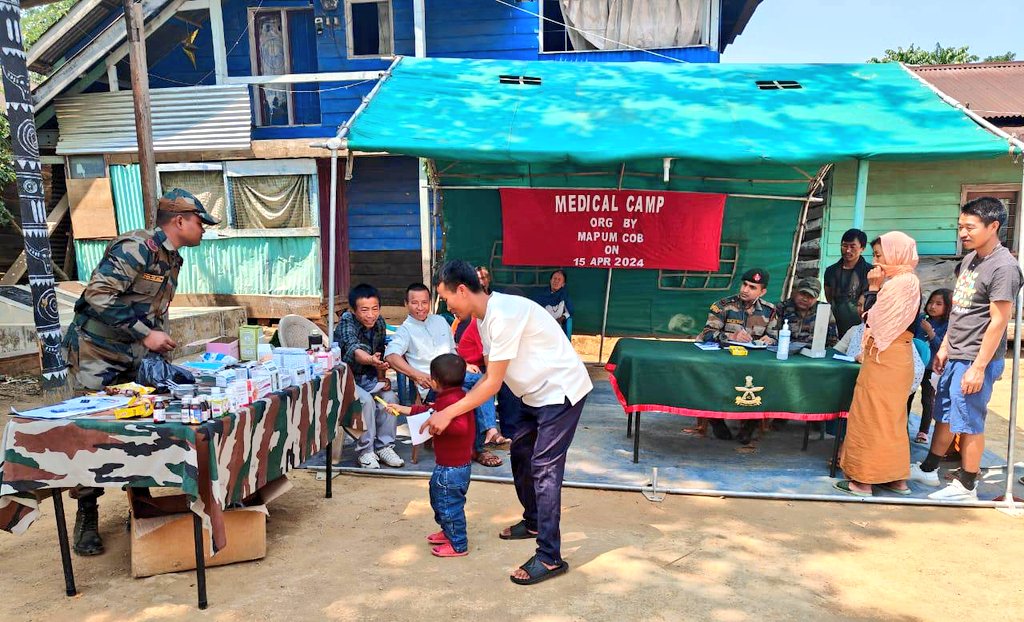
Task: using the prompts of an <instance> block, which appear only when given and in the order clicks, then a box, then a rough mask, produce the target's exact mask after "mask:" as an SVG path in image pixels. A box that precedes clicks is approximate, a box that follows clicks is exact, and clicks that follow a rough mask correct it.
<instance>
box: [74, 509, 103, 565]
mask: <svg viewBox="0 0 1024 622" xmlns="http://www.w3.org/2000/svg"><path fill="white" fill-rule="evenodd" d="M99 522H100V514H99V504H97V503H96V499H95V498H92V499H79V500H78V514H76V515H75V534H74V542H75V553H78V554H79V555H85V556H88V555H99V554H100V553H102V552H103V539H102V538H100V531H99Z"/></svg>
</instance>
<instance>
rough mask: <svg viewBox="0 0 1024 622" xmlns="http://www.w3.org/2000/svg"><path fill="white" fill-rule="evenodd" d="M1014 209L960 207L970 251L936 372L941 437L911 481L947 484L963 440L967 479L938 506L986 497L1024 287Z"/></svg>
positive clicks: (987, 201) (942, 494)
mask: <svg viewBox="0 0 1024 622" xmlns="http://www.w3.org/2000/svg"><path fill="white" fill-rule="evenodd" d="M1006 217H1007V213H1006V206H1004V205H1003V203H1002V202H1001V201H999V199H995V198H992V197H982V198H980V199H975V200H974V201H971V202H969V203H967V204H966V205H964V206H963V207H962V208H960V219H959V222H958V229H959V235H960V241H961V242H962V243H963V247H964V249H965V250H968V251H970V252H969V253H968V254H967V256H966V257H964V259H963V261H961V262H960V266H959V267H958V269H957V276H956V289H955V290H954V291H953V309H952V312H951V313H950V316H949V328H948V330H947V331H946V337H945V339H943V341H942V346H940V347H939V351H938V353H936V355H935V361H934V363H933V370H934V372H935V373H939V374H942V375H941V377H940V378H939V386H938V391H937V393H936V396H935V413H936V416H935V434H934V436H933V437H932V446H931V448H930V449H929V452H928V457H927V458H925V460H924V462H922V463H920V464H916V463H915V464H912V465H911V466H910V478H911V479H913V480H917V481H920V482H923V483H925V484H928V485H931V486H938V485H939V475H938V470H937V469H938V466H939V460H940V459H941V458H942V456H944V455H945V454H946V452H947V451H949V448H950V446H951V445H952V443H953V437H954V436H955V435H956V434H960V455H961V457H962V464H961V469H960V475H959V476H958V477H957V479H954V480H953V481H952V482H950V484H949V485H948V486H946V487H945V488H943V489H942V490H938V491H936V492H933V493H932V494H930V495H928V497H929V498H930V499H940V500H949V501H969V500H976V499H977V498H978V491H977V488H976V480H977V477H978V471H979V469H980V468H981V454H982V452H983V451H984V450H985V414H986V413H987V411H988V402H989V400H990V399H991V398H992V386H993V385H994V384H995V382H996V380H997V379H998V378H999V376H1000V375H1002V373H1003V357H1004V356H1005V355H1006V325H1007V323H1008V322H1009V319H1010V313H1011V306H1012V301H1013V300H1014V299H1016V297H1017V292H1018V290H1019V289H1020V287H1021V271H1020V267H1019V266H1018V265H1017V260H1016V259H1014V257H1013V255H1011V254H1010V251H1009V250H1007V249H1006V247H1004V246H1003V245H1002V244H1000V243H999V229H1000V227H1002V226H1003V225H1004V224H1005V223H1006Z"/></svg>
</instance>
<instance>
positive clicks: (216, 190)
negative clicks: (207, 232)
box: [160, 171, 228, 229]
mask: <svg viewBox="0 0 1024 622" xmlns="http://www.w3.org/2000/svg"><path fill="white" fill-rule="evenodd" d="M160 186H161V188H162V191H161V192H167V191H168V190H171V189H172V188H181V189H182V190H188V191H189V192H191V193H192V194H193V195H195V197H196V198H197V199H199V202H200V203H202V204H203V207H205V208H206V211H208V212H210V214H211V215H212V216H213V217H214V218H216V219H217V220H219V221H220V224H219V225H216V226H213V227H211V226H209V225H207V226H206V228H207V229H223V228H225V227H227V226H228V222H227V196H226V193H225V191H224V175H223V174H222V173H221V172H220V171H164V172H161V173H160Z"/></svg>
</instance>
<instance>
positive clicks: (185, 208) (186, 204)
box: [157, 188, 220, 225]
mask: <svg viewBox="0 0 1024 622" xmlns="http://www.w3.org/2000/svg"><path fill="white" fill-rule="evenodd" d="M157 209H159V210H161V211H164V212H172V213H176V214H195V215H197V216H199V219H200V220H202V221H203V222H205V223H206V224H208V225H219V224H220V221H219V220H217V219H216V218H214V217H213V216H211V215H210V213H209V212H207V211H206V208H205V207H203V204H202V203H201V202H200V201H199V199H197V198H196V197H195V196H194V195H193V194H192V193H191V192H189V191H187V190H182V189H181V188H174V189H172V190H169V191H167V192H165V193H164V196H162V197H160V201H159V202H158V203H157Z"/></svg>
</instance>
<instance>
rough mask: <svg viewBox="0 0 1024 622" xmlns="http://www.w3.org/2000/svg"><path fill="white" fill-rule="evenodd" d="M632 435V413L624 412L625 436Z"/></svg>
mask: <svg viewBox="0 0 1024 622" xmlns="http://www.w3.org/2000/svg"><path fill="white" fill-rule="evenodd" d="M631 436H633V413H626V438H629V437H631Z"/></svg>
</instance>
